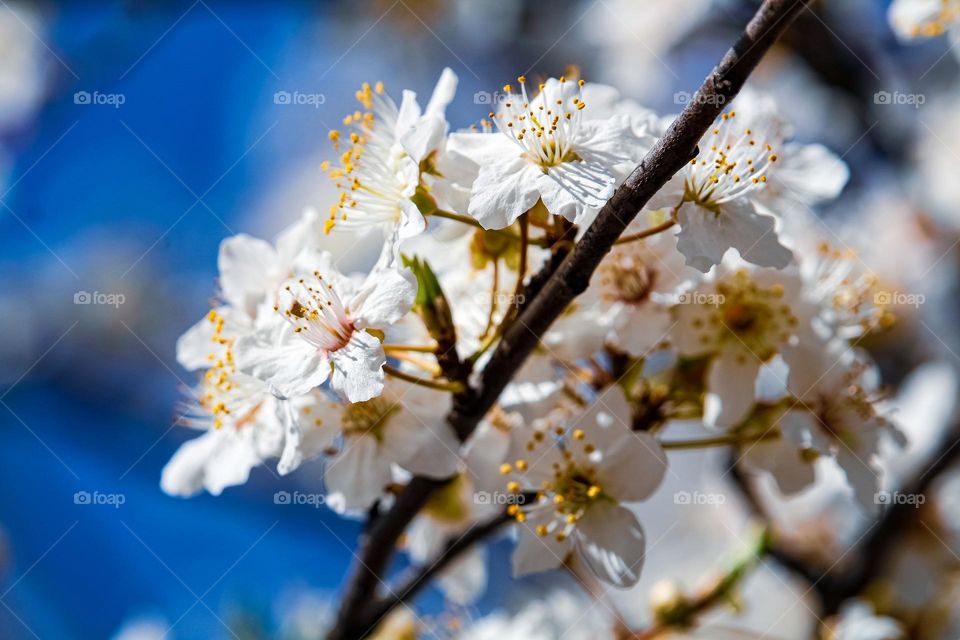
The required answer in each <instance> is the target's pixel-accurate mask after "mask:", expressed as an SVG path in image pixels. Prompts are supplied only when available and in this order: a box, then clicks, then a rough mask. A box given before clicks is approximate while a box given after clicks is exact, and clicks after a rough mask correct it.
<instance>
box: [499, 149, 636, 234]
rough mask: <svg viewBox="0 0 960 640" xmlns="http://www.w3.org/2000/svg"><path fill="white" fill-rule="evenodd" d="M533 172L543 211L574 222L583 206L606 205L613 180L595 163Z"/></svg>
mask: <svg viewBox="0 0 960 640" xmlns="http://www.w3.org/2000/svg"><path fill="white" fill-rule="evenodd" d="M481 171H482V170H481ZM533 175H536V176H537V178H536V185H537V189H538V190H539V192H540V197H541V198H542V199H543V206H545V207H546V208H547V211H549V212H550V213H552V214H554V215H558V216H563V217H564V218H566V219H567V220H570V221H571V222H576V223H579V222H581V219H582V217H583V215H584V212H585V211H586V210H587V209H599V208H600V207H602V206H603V205H604V204H606V202H607V200H609V199H610V197H611V196H613V191H614V187H615V185H616V182H617V179H616V177H615V176H614V175H613V173H612V172H611V171H610V170H609V169H607V167H606V166H604V165H603V164H601V163H599V162H564V163H562V164H559V165H557V166H555V167H550V169H549V170H547V171H546V172H545V173H544V172H542V171H537V172H536V173H534V174H533Z"/></svg>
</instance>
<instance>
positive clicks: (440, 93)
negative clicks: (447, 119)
mask: <svg viewBox="0 0 960 640" xmlns="http://www.w3.org/2000/svg"><path fill="white" fill-rule="evenodd" d="M459 82H460V79H459V78H457V74H456V73H454V72H453V69H451V68H450V67H444V68H443V71H441V72H440V79H439V80H437V85H436V86H435V87H434V88H433V93H432V94H430V101H429V102H427V108H426V109H425V110H424V114H425V115H437V116H443V115H444V112H445V111H446V110H447V107H448V106H449V105H450V103H451V102H453V96H454V95H455V94H456V93H457V84H458V83H459Z"/></svg>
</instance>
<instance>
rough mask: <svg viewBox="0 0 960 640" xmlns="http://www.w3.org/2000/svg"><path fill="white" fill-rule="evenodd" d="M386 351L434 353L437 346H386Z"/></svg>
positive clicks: (384, 348)
mask: <svg viewBox="0 0 960 640" xmlns="http://www.w3.org/2000/svg"><path fill="white" fill-rule="evenodd" d="M383 350H384V351H388V352H389V351H416V352H418V353H433V352H434V351H436V350H437V345H435V344H434V345H426V344H424V345H415V344H385V345H383Z"/></svg>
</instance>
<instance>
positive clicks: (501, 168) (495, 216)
mask: <svg viewBox="0 0 960 640" xmlns="http://www.w3.org/2000/svg"><path fill="white" fill-rule="evenodd" d="M511 153H512V154H513V157H512V158H509V157H506V158H505V157H501V158H499V159H497V160H495V161H493V162H490V163H487V164H482V165H480V174H479V175H478V176H477V179H476V180H475V181H474V183H473V189H472V190H471V193H470V207H469V209H468V213H469V214H470V215H471V216H472V217H473V218H474V219H476V221H477V222H479V223H480V224H481V225H482V226H483V228H484V229H503V228H504V227H508V226H510V225H511V224H513V223H514V222H515V221H516V219H517V218H519V217H520V216H521V215H523V214H524V213H526V212H527V211H529V210H530V208H531V207H533V205H535V204H536V203H537V200H539V199H540V191H539V190H538V189H537V184H538V179H539V176H542V175H543V173H542V172H541V171H540V170H539V169H537V168H536V167H535V166H534V165H532V164H530V163H529V162H527V161H526V160H525V159H524V158H523V157H521V156H520V152H519V151H518V150H517V149H513V150H512V151H511Z"/></svg>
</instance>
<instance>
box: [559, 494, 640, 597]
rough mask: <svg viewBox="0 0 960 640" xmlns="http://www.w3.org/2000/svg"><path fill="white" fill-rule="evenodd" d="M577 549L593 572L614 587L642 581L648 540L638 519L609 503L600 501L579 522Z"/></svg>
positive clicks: (626, 510) (618, 506)
mask: <svg viewBox="0 0 960 640" xmlns="http://www.w3.org/2000/svg"><path fill="white" fill-rule="evenodd" d="M576 539H577V550H578V551H579V553H580V555H581V557H583V559H584V561H586V563H587V566H589V567H590V570H591V571H593V573H594V574H596V576H597V577H598V578H600V579H601V580H603V581H604V582H606V583H608V584H611V585H613V586H615V587H620V588H626V587H632V586H633V585H635V584H636V583H637V581H638V580H639V579H640V570H641V569H642V568H643V560H644V554H645V552H646V539H645V537H644V535H643V528H642V527H641V526H640V523H639V522H638V521H637V517H636V516H635V515H633V512H631V511H630V510H628V509H625V508H623V507H621V506H620V505H617V504H613V503H610V502H598V503H596V504H594V505H591V507H590V508H589V509H588V510H587V512H586V514H584V516H583V517H582V518H581V519H580V521H579V522H578V523H577V529H576Z"/></svg>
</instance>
